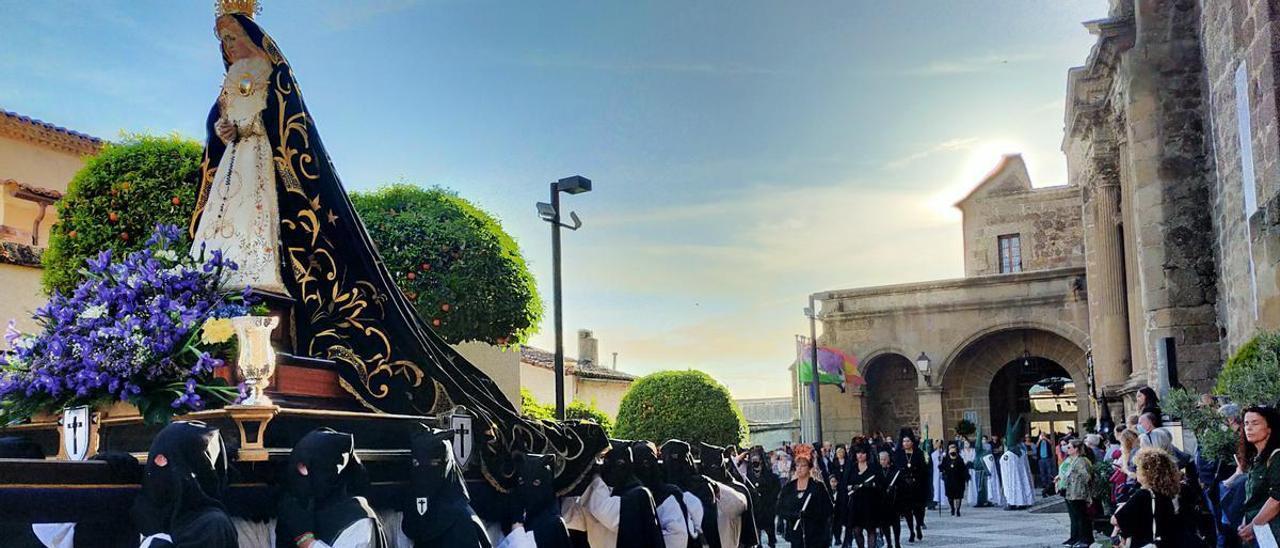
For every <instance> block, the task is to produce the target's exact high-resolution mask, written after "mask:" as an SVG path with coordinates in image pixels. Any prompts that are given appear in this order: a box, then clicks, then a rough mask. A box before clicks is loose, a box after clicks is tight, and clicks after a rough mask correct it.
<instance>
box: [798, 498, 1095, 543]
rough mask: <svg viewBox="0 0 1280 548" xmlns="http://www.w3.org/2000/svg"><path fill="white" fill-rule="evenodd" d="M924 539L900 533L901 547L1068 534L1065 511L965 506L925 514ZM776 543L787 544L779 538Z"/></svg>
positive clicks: (1043, 539) (1047, 539)
mask: <svg viewBox="0 0 1280 548" xmlns="http://www.w3.org/2000/svg"><path fill="white" fill-rule="evenodd" d="M924 523H925V525H926V526H927V527H928V528H927V529H925V530H924V542H915V543H909V542H907V532H906V531H905V530H904V531H903V532H902V547H903V548H913V547H925V546H962V547H964V548H979V547H1000V546H1018V547H1024V546H1025V547H1033V546H1043V547H1060V546H1061V545H1062V541H1064V540H1066V539H1067V536H1068V535H1069V534H1070V531H1069V523H1068V522H1067V514H1065V513H1061V514H1032V513H1030V512H1027V511H1025V510H1004V509H1001V508H964V509H962V510H961V515H960V517H958V518H956V517H951V516H950V515H948V514H947V512H946V511H944V512H943V513H942V516H938V512H937V511H936V510H934V511H932V512H930V513H929V514H928V515H927V516H925V520H924ZM778 546H788V545H787V544H786V543H784V542H783V541H782V539H778Z"/></svg>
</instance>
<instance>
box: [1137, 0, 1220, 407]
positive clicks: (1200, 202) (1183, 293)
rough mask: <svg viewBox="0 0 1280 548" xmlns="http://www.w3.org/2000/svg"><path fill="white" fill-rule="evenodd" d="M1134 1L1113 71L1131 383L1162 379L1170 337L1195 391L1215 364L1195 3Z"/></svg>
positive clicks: (1207, 164) (1208, 182)
mask: <svg viewBox="0 0 1280 548" xmlns="http://www.w3.org/2000/svg"><path fill="white" fill-rule="evenodd" d="M1134 5H1135V9H1136V11H1135V13H1134V20H1135V22H1136V24H1135V25H1136V26H1135V31H1136V32H1135V42H1134V46H1133V49H1132V50H1131V51H1129V52H1127V55H1126V57H1127V59H1126V62H1125V63H1124V65H1123V66H1122V67H1121V74H1120V75H1119V76H1118V77H1117V81H1118V82H1119V83H1120V85H1121V86H1124V87H1123V89H1122V90H1121V91H1122V93H1121V94H1119V98H1120V100H1121V101H1123V103H1122V105H1121V106H1122V108H1123V115H1124V118H1125V119H1126V120H1127V123H1126V127H1125V132H1124V134H1123V139H1124V141H1125V147H1126V148H1125V150H1126V152H1127V153H1126V154H1125V155H1124V160H1125V162H1126V163H1125V165H1124V166H1123V169H1124V173H1125V176H1124V178H1123V180H1122V184H1123V185H1125V186H1126V188H1125V189H1124V192H1125V196H1127V197H1129V199H1130V200H1131V202H1132V203H1130V204H1129V207H1128V208H1127V209H1126V211H1127V212H1129V216H1128V217H1126V218H1125V219H1123V222H1124V230H1125V231H1126V237H1128V232H1129V231H1134V233H1133V236H1134V240H1135V245H1134V247H1133V248H1126V250H1125V252H1126V253H1127V254H1130V253H1132V254H1135V255H1133V256H1132V257H1126V263H1129V262H1130V261H1129V259H1131V258H1133V259H1136V261H1133V262H1134V263H1135V264H1134V265H1133V268H1135V269H1136V272H1134V273H1135V274H1136V275H1137V282H1138V286H1137V287H1134V286H1133V285H1130V286H1129V287H1128V291H1130V292H1133V291H1138V292H1139V295H1138V296H1139V297H1140V306H1133V307H1130V309H1129V311H1128V314H1130V316H1131V319H1133V318H1134V315H1137V316H1136V318H1137V319H1139V320H1140V321H1141V322H1142V326H1143V329H1142V331H1141V338H1140V339H1139V340H1133V341H1132V344H1133V345H1135V346H1137V345H1141V352H1137V351H1136V352H1135V353H1134V354H1135V356H1136V355H1139V354H1143V353H1145V359H1144V360H1142V361H1141V362H1137V361H1135V363H1134V364H1133V370H1134V376H1133V378H1132V380H1133V385H1134V386H1135V387H1136V386H1138V385H1153V386H1156V387H1158V388H1162V387H1163V386H1164V384H1163V381H1164V371H1163V370H1161V369H1160V368H1159V367H1158V365H1159V364H1157V363H1156V360H1157V355H1158V354H1157V352H1156V348H1157V345H1158V344H1159V343H1160V341H1161V340H1162V339H1163V338H1165V337H1172V338H1174V340H1175V341H1176V346H1177V356H1178V372H1179V380H1180V381H1181V382H1182V383H1183V384H1185V385H1188V386H1190V387H1191V388H1193V389H1196V390H1202V389H1206V388H1208V387H1209V385H1211V384H1212V376H1213V375H1214V374H1215V373H1216V372H1217V371H1218V369H1219V368H1220V366H1221V347H1220V344H1219V333H1218V326H1217V321H1216V306H1217V300H1218V294H1217V267H1216V263H1215V261H1214V249H1215V246H1214V240H1213V238H1214V232H1213V222H1212V217H1211V215H1210V211H1209V207H1208V204H1209V203H1210V189H1211V188H1212V185H1213V178H1212V160H1211V157H1210V151H1209V146H1208V143H1207V142H1206V140H1205V139H1204V135H1205V131H1204V126H1205V102H1204V99H1205V96H1206V94H1205V92H1204V89H1203V87H1204V86H1203V74H1202V71H1203V65H1202V63H1201V57H1200V49H1199V35H1198V32H1199V21H1200V19H1199V9H1198V8H1197V6H1196V5H1194V4H1192V3H1190V2H1139V3H1136V4H1134ZM1135 304H1136V303H1135Z"/></svg>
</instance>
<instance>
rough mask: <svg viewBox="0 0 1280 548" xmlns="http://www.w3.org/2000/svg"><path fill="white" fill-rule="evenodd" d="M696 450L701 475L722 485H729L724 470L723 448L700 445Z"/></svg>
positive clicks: (727, 475) (727, 474)
mask: <svg viewBox="0 0 1280 548" xmlns="http://www.w3.org/2000/svg"><path fill="white" fill-rule="evenodd" d="M698 449H699V456H700V457H701V461H702V462H701V463H700V464H699V469H700V470H701V471H702V475H704V476H707V477H709V478H711V479H713V480H716V481H719V482H722V483H729V481H730V480H729V472H728V471H727V470H725V459H724V448H723V447H720V446H718V445H711V444H708V443H700V444H698Z"/></svg>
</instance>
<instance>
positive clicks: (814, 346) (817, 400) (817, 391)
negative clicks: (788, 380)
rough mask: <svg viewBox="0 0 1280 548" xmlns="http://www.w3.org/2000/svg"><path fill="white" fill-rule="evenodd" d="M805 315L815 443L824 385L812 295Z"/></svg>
mask: <svg viewBox="0 0 1280 548" xmlns="http://www.w3.org/2000/svg"><path fill="white" fill-rule="evenodd" d="M804 315H805V316H808V317H809V368H810V370H809V373H811V374H812V378H810V379H809V382H810V385H811V386H812V387H813V435H814V440H813V441H815V442H821V441H822V390H821V386H822V385H821V384H819V383H818V312H817V308H815V307H814V298H813V295H812V294H810V295H809V306H808V307H807V308H805V309H804Z"/></svg>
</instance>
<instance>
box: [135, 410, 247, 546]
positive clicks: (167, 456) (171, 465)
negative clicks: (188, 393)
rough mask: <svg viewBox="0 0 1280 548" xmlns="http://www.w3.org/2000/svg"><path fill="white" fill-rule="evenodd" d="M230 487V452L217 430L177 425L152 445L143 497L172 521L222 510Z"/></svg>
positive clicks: (191, 424) (197, 424)
mask: <svg viewBox="0 0 1280 548" xmlns="http://www.w3.org/2000/svg"><path fill="white" fill-rule="evenodd" d="M226 487H227V448H226V445H225V444H224V443H223V441H222V435H221V434H219V432H218V429H217V428H212V427H210V426H207V425H205V424H204V423H203V422H198V421H178V422H174V423H170V424H169V425H168V426H165V427H164V429H162V430H160V432H159V433H158V434H156V437H155V439H154V440H152V442H151V450H150V452H149V453H148V454H147V464H146V466H145V469H144V473H143V477H142V492H141V496H143V497H146V498H147V500H148V502H150V504H151V505H152V507H153V508H155V509H156V510H157V511H159V512H162V513H163V514H164V515H166V516H167V517H166V519H168V520H170V523H172V520H173V519H174V518H177V516H178V515H180V514H182V513H184V512H191V511H195V510H200V509H202V508H206V507H216V508H219V509H222V502H221V500H222V494H223V492H224V491H225V489H226Z"/></svg>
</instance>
